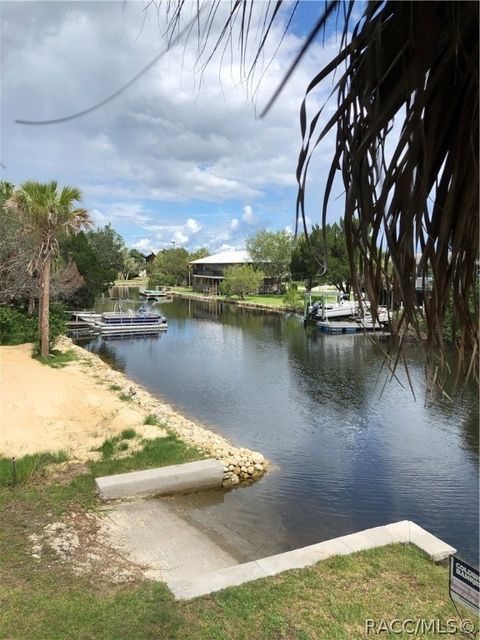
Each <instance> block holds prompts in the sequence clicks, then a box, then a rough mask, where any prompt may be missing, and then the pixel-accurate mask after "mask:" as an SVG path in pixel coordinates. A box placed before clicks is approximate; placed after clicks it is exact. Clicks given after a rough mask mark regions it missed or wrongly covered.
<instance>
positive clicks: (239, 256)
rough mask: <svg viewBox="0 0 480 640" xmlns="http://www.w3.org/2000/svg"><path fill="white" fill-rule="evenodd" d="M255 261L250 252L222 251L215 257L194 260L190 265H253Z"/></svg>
mask: <svg viewBox="0 0 480 640" xmlns="http://www.w3.org/2000/svg"><path fill="white" fill-rule="evenodd" d="M251 262H253V260H252V259H251V258H250V256H249V255H248V251H237V250H235V249H231V250H229V251H221V252H220V253H215V254H214V255H213V256H207V257H206V258H199V259H198V260H192V262H190V264H245V263H251Z"/></svg>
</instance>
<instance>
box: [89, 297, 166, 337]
mask: <svg viewBox="0 0 480 640" xmlns="http://www.w3.org/2000/svg"><path fill="white" fill-rule="evenodd" d="M77 316H78V318H80V319H81V320H83V321H84V322H85V323H86V324H88V325H90V326H91V327H92V328H93V329H95V330H97V331H99V332H100V333H101V334H113V333H125V332H128V333H139V334H140V333H143V334H145V333H148V332H152V331H162V330H165V329H167V328H168V324H167V319H166V318H165V316H162V315H161V314H160V313H158V312H157V311H155V309H154V308H153V307H152V305H150V304H149V303H148V302H144V303H143V304H142V305H141V306H140V307H139V308H138V309H137V310H135V311H134V310H133V309H128V310H127V311H124V310H123V309H122V307H121V304H116V305H115V311H105V312H104V313H101V314H99V313H90V312H79V313H78V314H77Z"/></svg>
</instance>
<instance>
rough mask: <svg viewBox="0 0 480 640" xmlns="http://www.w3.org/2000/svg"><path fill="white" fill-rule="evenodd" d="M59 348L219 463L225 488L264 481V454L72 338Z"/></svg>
mask: <svg viewBox="0 0 480 640" xmlns="http://www.w3.org/2000/svg"><path fill="white" fill-rule="evenodd" d="M56 347H57V348H58V349H60V350H61V351H67V350H69V349H71V350H73V351H74V352H75V354H76V355H78V356H80V357H81V358H82V359H84V360H88V361H89V362H90V363H91V366H90V367H88V368H86V369H85V370H84V371H85V375H88V376H89V377H91V378H92V379H93V380H94V381H96V382H98V377H100V378H101V379H102V380H103V381H105V382H107V383H109V384H110V385H113V384H114V385H117V386H118V387H120V389H119V393H121V394H124V395H128V396H129V398H130V400H131V402H132V403H134V404H135V405H137V406H138V407H139V408H140V409H142V410H143V411H146V412H147V413H149V414H154V415H155V416H156V417H157V418H158V420H159V421H160V423H161V424H162V425H165V427H166V428H167V429H169V430H170V431H172V432H173V433H174V434H175V435H176V436H178V438H179V439H180V440H182V441H183V442H184V443H186V444H189V445H192V446H194V447H196V448H197V449H199V450H200V451H201V452H202V453H206V454H208V455H211V456H212V457H214V458H215V459H217V460H219V461H220V462H221V463H222V464H223V468H224V480H223V487H224V488H229V487H234V486H237V485H239V484H240V483H245V482H249V481H250V482H252V481H253V480H257V479H259V478H261V477H262V476H263V475H264V474H265V472H266V471H267V468H268V461H267V460H266V459H265V457H264V456H263V455H262V454H261V453H259V452H257V451H252V450H250V449H247V448H245V447H235V446H234V445H232V444H231V443H230V442H229V441H228V440H227V439H226V438H224V437H223V436H221V435H219V434H218V433H215V432H214V431H212V430H211V429H208V428H207V427H204V426H203V425H201V424H199V423H198V422H196V421H193V420H190V419H189V418H187V417H185V416H184V415H183V414H182V413H180V412H179V411H177V410H176V409H175V408H174V407H173V406H172V405H170V404H169V403H168V402H165V401H164V400H161V399H159V398H158V397H156V396H155V395H153V394H152V393H150V392H149V391H147V390H146V389H145V388H144V387H142V386H141V385H140V384H138V383H137V382H135V381H133V380H131V379H129V378H128V377H127V376H126V375H125V374H123V373H121V372H120V371H116V370H115V369H113V368H112V367H111V366H110V365H108V364H107V363H105V362H104V361H103V360H102V359H101V358H100V356H98V355H96V354H94V353H91V352H90V351H87V350H86V349H83V348H82V347H81V346H79V345H76V344H75V343H74V342H73V341H72V340H71V338H68V337H66V336H62V337H60V338H59V339H58V341H57V345H56ZM95 377H97V380H95Z"/></svg>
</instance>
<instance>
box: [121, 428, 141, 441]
mask: <svg viewBox="0 0 480 640" xmlns="http://www.w3.org/2000/svg"><path fill="white" fill-rule="evenodd" d="M136 435H137V432H136V431H135V429H124V430H123V431H122V433H121V434H120V440H132V439H133V438H135V436H136Z"/></svg>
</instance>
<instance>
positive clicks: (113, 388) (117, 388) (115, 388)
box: [108, 384, 122, 391]
mask: <svg viewBox="0 0 480 640" xmlns="http://www.w3.org/2000/svg"><path fill="white" fill-rule="evenodd" d="M108 388H109V389H110V391H121V390H122V387H121V386H120V385H119V384H111V385H110V386H109V387H108Z"/></svg>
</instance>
